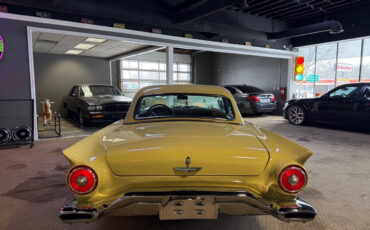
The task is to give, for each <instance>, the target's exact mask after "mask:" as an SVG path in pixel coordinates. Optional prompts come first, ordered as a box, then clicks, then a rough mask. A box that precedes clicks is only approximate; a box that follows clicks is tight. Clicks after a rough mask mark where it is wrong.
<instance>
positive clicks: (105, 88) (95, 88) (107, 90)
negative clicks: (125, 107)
mask: <svg viewBox="0 0 370 230" xmlns="http://www.w3.org/2000/svg"><path fill="white" fill-rule="evenodd" d="M81 88H82V92H83V95H81V96H85V97H92V96H99V95H113V96H117V95H121V93H120V92H119V90H118V89H116V87H114V86H109V85H89V86H82V87H81Z"/></svg>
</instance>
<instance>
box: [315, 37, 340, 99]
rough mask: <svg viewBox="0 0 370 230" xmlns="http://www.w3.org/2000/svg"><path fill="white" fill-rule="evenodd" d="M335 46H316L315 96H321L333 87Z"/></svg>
mask: <svg viewBox="0 0 370 230" xmlns="http://www.w3.org/2000/svg"><path fill="white" fill-rule="evenodd" d="M336 57H337V44H336V43H330V44H322V45H318V46H317V57H316V74H315V75H317V76H316V77H317V78H318V79H317V80H316V79H314V78H313V81H315V96H321V95H323V94H325V93H327V92H328V91H329V90H331V89H333V88H334V87H335V64H336Z"/></svg>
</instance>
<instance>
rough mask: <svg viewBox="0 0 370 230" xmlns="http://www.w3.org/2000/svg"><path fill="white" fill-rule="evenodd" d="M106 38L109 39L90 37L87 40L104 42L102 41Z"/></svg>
mask: <svg viewBox="0 0 370 230" xmlns="http://www.w3.org/2000/svg"><path fill="white" fill-rule="evenodd" d="M106 40H107V39H103V38H88V39H86V40H85V41H87V42H96V43H102V42H105V41H106Z"/></svg>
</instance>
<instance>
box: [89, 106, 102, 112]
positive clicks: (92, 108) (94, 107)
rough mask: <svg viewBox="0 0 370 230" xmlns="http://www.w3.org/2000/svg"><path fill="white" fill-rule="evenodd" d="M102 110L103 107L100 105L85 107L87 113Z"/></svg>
mask: <svg viewBox="0 0 370 230" xmlns="http://www.w3.org/2000/svg"><path fill="white" fill-rule="evenodd" d="M102 109H103V106H101V105H89V106H88V107H87V110H89V111H99V110H102Z"/></svg>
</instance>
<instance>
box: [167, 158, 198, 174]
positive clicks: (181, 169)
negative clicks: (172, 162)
mask: <svg viewBox="0 0 370 230" xmlns="http://www.w3.org/2000/svg"><path fill="white" fill-rule="evenodd" d="M190 163H191V159H190V157H186V160H185V164H186V167H175V168H173V169H174V170H175V171H177V172H198V171H199V170H201V169H202V168H201V167H190Z"/></svg>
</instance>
